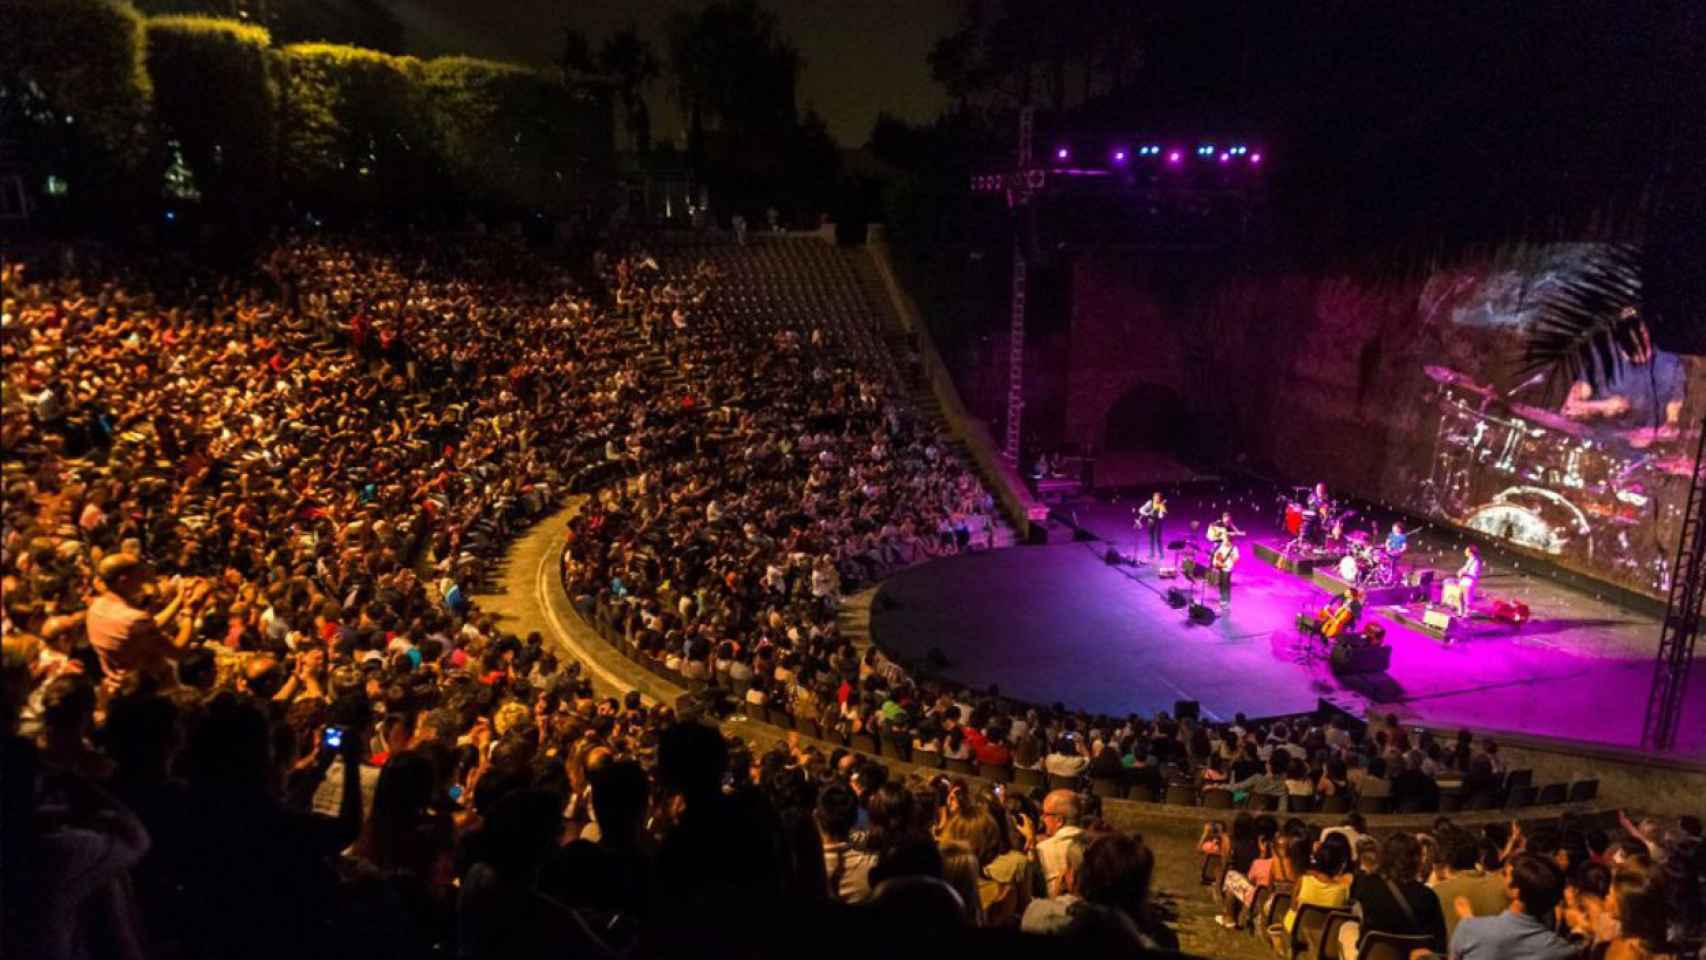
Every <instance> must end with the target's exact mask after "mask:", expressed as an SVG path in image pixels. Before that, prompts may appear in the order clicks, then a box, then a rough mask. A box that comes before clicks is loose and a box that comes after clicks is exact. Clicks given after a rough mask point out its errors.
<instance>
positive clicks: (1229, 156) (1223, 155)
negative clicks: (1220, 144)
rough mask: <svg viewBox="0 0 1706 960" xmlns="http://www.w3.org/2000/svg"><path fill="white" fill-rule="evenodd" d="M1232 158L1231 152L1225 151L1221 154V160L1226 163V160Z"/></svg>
mask: <svg viewBox="0 0 1706 960" xmlns="http://www.w3.org/2000/svg"><path fill="white" fill-rule="evenodd" d="M1231 159H1232V154H1230V153H1223V154H1221V155H1220V162H1221V163H1225V162H1226V161H1228V160H1231Z"/></svg>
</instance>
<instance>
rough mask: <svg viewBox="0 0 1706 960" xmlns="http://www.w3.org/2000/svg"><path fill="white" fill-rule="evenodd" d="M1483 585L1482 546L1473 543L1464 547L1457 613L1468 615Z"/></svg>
mask: <svg viewBox="0 0 1706 960" xmlns="http://www.w3.org/2000/svg"><path fill="white" fill-rule="evenodd" d="M1480 585H1481V548H1480V547H1477V546H1475V545H1474V544H1473V543H1471V544H1470V545H1469V546H1467V547H1464V548H1463V566H1462V567H1460V568H1458V571H1457V615H1458V616H1460V617H1467V616H1468V615H1469V608H1470V607H1471V606H1472V605H1473V602H1474V599H1475V588H1476V587H1478V586H1480Z"/></svg>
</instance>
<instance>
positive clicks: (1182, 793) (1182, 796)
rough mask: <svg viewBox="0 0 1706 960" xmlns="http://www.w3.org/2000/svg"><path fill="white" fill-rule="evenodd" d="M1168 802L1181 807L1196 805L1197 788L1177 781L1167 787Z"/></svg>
mask: <svg viewBox="0 0 1706 960" xmlns="http://www.w3.org/2000/svg"><path fill="white" fill-rule="evenodd" d="M1167 802H1168V803H1170V804H1173V805H1174V806H1179V807H1194V806H1196V805H1197V789H1196V788H1195V787H1190V786H1186V785H1185V784H1182V783H1176V784H1173V785H1172V786H1170V787H1168V788H1167Z"/></svg>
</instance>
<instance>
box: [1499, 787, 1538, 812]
mask: <svg viewBox="0 0 1706 960" xmlns="http://www.w3.org/2000/svg"><path fill="white" fill-rule="evenodd" d="M1538 796H1540V791H1539V790H1538V789H1536V788H1534V787H1517V788H1516V789H1515V790H1512V791H1511V792H1510V793H1509V794H1507V795H1506V796H1505V809H1506V810H1511V809H1514V808H1516V807H1531V806H1533V805H1534V800H1535V798H1536V797H1538Z"/></svg>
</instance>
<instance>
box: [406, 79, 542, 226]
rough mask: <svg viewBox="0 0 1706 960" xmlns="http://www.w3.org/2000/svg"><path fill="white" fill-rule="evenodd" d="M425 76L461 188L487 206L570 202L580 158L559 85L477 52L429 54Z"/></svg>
mask: <svg viewBox="0 0 1706 960" xmlns="http://www.w3.org/2000/svg"><path fill="white" fill-rule="evenodd" d="M421 78H422V82H423V84H424V88H425V91H426V95H427V98H428V100H429V102H430V104H431V107H432V115H433V117H434V119H435V121H436V123H437V129H438V130H439V132H440V135H441V136H440V139H439V150H440V151H441V152H442V154H443V157H444V161H445V164H446V167H447V170H448V172H449V174H450V175H451V177H452V178H453V180H454V183H455V185H456V187H457V188H458V189H460V190H461V191H462V192H463V193H464V194H466V195H467V196H468V197H470V198H471V199H473V200H475V201H476V202H480V203H482V204H485V205H491V204H496V205H499V206H510V207H544V208H561V207H565V206H566V205H567V197H568V196H569V192H568V183H569V182H570V180H571V177H570V176H569V175H570V174H571V173H572V172H573V171H574V166H575V162H574V157H573V152H572V151H573V146H574V143H573V136H572V134H571V132H570V126H569V120H570V113H571V110H570V108H571V104H570V103H569V101H568V95H567V91H566V90H565V89H564V87H563V86H562V84H560V83H557V82H555V81H552V80H550V79H547V78H545V77H543V76H541V75H539V74H538V73H536V72H534V71H532V70H528V69H525V68H523V67H518V66H515V65H513V64H507V63H497V62H494V61H491V60H477V59H474V58H472V57H441V58H439V59H436V60H431V61H428V62H427V63H426V64H424V65H423V67H422V70H421Z"/></svg>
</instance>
